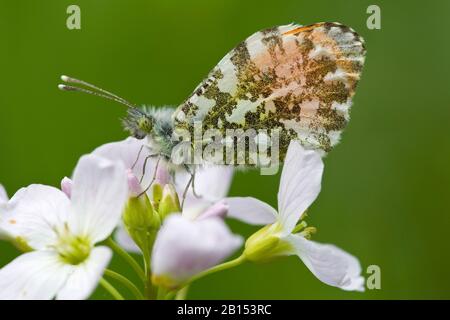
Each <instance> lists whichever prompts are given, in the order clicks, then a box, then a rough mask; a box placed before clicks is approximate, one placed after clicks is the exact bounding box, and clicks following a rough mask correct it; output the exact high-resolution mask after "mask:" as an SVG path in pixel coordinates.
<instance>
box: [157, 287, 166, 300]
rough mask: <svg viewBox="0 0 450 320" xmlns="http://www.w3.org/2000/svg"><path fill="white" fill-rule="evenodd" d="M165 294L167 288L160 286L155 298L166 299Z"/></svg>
mask: <svg viewBox="0 0 450 320" xmlns="http://www.w3.org/2000/svg"><path fill="white" fill-rule="evenodd" d="M166 295H167V290H166V289H164V288H162V287H159V288H158V295H157V299H158V300H166Z"/></svg>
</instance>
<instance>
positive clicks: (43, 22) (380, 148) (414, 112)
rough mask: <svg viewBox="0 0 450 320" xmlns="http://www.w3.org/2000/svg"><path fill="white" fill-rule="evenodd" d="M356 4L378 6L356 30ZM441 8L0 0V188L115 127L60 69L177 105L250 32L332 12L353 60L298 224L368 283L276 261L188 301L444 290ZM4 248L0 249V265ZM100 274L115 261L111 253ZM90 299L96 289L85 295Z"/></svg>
mask: <svg viewBox="0 0 450 320" xmlns="http://www.w3.org/2000/svg"><path fill="white" fill-rule="evenodd" d="M69 4H78V5H79V6H80V7H81V14H82V16H81V17H82V29H81V30H73V31H71V30H68V29H67V28H66V26H65V20H66V17H67V15H66V8H67V6H68V5H69ZM370 4H378V5H379V6H380V7H381V15H382V17H381V18H382V21H381V23H382V29H381V30H369V29H368V28H367V27H366V19H367V17H368V15H367V14H366V9H367V7H368V5H370ZM449 12H450V2H449V1H426V2H422V4H420V5H419V4H418V3H416V4H415V3H414V2H413V1H375V0H370V1H366V0H353V1H348V0H345V1H344V0H340V1H336V0H328V1H319V0H314V1H311V0H309V1H301V0H277V1H274V0H271V1H263V0H258V1H242V0H226V1H212V0H208V1H206V0H205V1H175V0H164V1H162V0H161V1H143V0H126V1H125V0H123V1H119V0H114V1H113V0H102V1H100V0H96V1H92V0H89V1H88V0H84V1H81V0H78V1H75V0H73V1H63V0H54V1H49V0H47V1H35V0H20V1H6V0H1V2H0V39H1V44H0V70H1V71H0V72H1V75H0V82H1V85H0V182H1V183H3V184H4V185H5V186H6V188H7V189H8V191H9V193H10V195H11V194H13V193H14V191H15V190H17V189H18V188H20V187H21V186H25V185H29V184H31V183H37V182H39V183H44V184H50V185H55V186H57V185H58V184H59V181H60V179H61V178H62V177H63V176H65V175H70V174H71V171H72V170H73V168H74V166H75V164H76V162H77V160H78V158H79V157H80V156H81V155H82V154H84V153H88V152H90V151H91V150H92V149H94V148H95V147H97V146H99V145H101V144H103V143H106V142H109V141H114V140H120V139H122V138H125V137H126V134H125V133H124V132H123V130H122V129H121V126H120V123H119V118H121V117H122V116H124V109H123V108H122V107H121V106H120V105H116V104H114V103H111V102H108V101H103V100H101V99H98V98H95V97H90V96H84V95H78V94H72V93H64V92H60V91H58V90H57V88H56V85H57V84H58V83H59V75H61V74H68V75H73V76H75V77H79V78H82V79H85V80H87V81H90V82H93V83H95V84H99V85H101V86H103V87H105V88H107V89H110V90H112V91H113V92H115V93H118V94H119V95H121V96H123V97H125V98H127V99H129V100H131V101H133V102H135V103H147V104H154V105H163V104H172V105H177V104H179V103H180V102H181V101H182V100H183V99H184V98H185V97H187V95H188V94H190V92H191V91H192V90H193V89H194V88H195V86H196V85H197V84H198V83H199V82H200V81H201V80H202V78H203V77H204V76H205V75H206V74H207V73H208V71H209V70H210V69H211V68H212V67H213V66H214V65H215V64H216V63H217V62H218V61H219V60H220V59H221V58H222V56H223V55H225V53H227V52H228V51H229V50H230V49H231V48H233V47H234V46H235V45H236V44H237V43H238V42H239V41H241V40H243V39H245V38H246V37H247V36H249V35H250V34H252V33H253V32H255V31H257V30H260V29H263V28H266V27H271V26H275V25H282V24H287V23H290V22H294V21H295V22H298V23H301V24H311V23H314V22H319V21H339V22H341V23H344V24H347V25H349V26H351V27H353V28H354V29H355V30H357V31H358V32H359V33H360V34H361V35H362V36H363V37H364V38H365V39H366V43H367V49H368V53H367V60H366V65H365V69H364V72H363V77H362V81H361V82H360V85H359V87H358V90H357V94H356V97H355V99H354V107H353V110H352V120H351V122H350V125H349V126H348V128H347V130H346V131H345V134H344V135H343V139H342V142H341V144H340V145H339V146H338V147H337V148H336V149H335V150H334V151H333V152H331V153H330V154H329V156H328V157H327V158H326V159H325V163H326V167H325V174H324V180H323V185H322V190H323V191H322V193H321V195H320V197H319V198H318V200H317V202H316V203H315V204H314V205H313V207H312V208H311V210H310V211H309V219H308V222H309V224H311V225H314V226H316V227H317V228H318V234H317V235H316V236H315V237H314V239H315V240H318V241H321V242H330V243H334V244H337V245H338V246H340V247H342V248H344V249H346V250H347V251H349V252H351V253H353V254H354V255H356V256H357V257H359V258H360V260H361V263H362V265H363V267H364V269H366V268H367V266H369V265H372V264H375V265H379V266H380V268H381V272H382V274H381V276H382V280H381V281H382V288H381V290H368V291H366V292H365V293H349V292H344V291H341V290H339V289H336V288H333V287H328V286H326V285H324V284H322V283H321V282H320V281H318V280H317V279H315V278H314V277H313V276H312V274H311V273H310V272H309V271H308V270H307V269H306V268H305V267H304V265H303V264H302V263H301V262H300V261H299V260H298V259H297V258H295V257H289V258H283V259H280V260H278V261H275V262H272V263H270V264H262V265H254V264H247V265H244V266H242V267H239V268H237V269H232V270H229V271H226V272H223V273H220V274H217V275H213V276H210V277H208V278H205V279H203V280H201V281H199V282H198V283H196V284H195V285H194V286H193V287H192V290H191V292H190V296H189V297H191V298H214V299H215V298H237V299H241V298H270V299H307V298H324V299H329V298H339V299H341V298H344V299H347V298H349V299H382V298H387V299H392V298H400V299H406V298H426V299H428V298H450V250H449V240H448V235H449V230H450V218H449V214H450V205H449V199H450V166H449V164H450V143H449V137H450V123H449V120H450V109H449V107H450V105H449V102H450V91H449V75H450V68H449V67H450V62H449V59H448V57H449V56H450V44H449V41H448V40H449V36H448V34H449V31H450V30H449V27H448V25H449V24H448V19H449V18H448V17H449ZM278 179H279V177H278V176H272V177H268V176H260V175H259V173H258V172H247V173H238V174H237V175H236V177H235V180H234V183H233V186H232V189H231V194H232V195H251V196H255V197H257V198H260V199H262V200H264V201H267V202H269V203H271V204H272V205H276V192H277V190H278ZM230 224H231V226H232V228H233V229H234V230H235V231H236V232H239V233H242V234H244V235H248V234H250V233H251V232H252V231H254V230H255V228H253V227H249V226H245V225H242V224H240V223H237V222H231V223H230ZM17 254H18V252H17V251H16V250H15V249H14V248H13V247H12V246H11V245H9V244H7V243H1V244H0V266H2V265H4V264H6V263H7V262H8V261H9V260H10V259H11V258H13V257H14V256H16V255H17ZM113 268H116V269H118V270H127V267H126V266H125V265H123V264H122V261H121V260H120V259H117V258H115V259H114V261H113ZM94 298H100V299H101V298H109V296H108V295H107V293H106V292H104V291H102V290H101V289H99V290H97V292H96V294H95V295H94Z"/></svg>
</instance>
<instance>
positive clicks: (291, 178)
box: [278, 141, 323, 234]
mask: <svg viewBox="0 0 450 320" xmlns="http://www.w3.org/2000/svg"><path fill="white" fill-rule="evenodd" d="M322 173H323V162H322V158H321V157H320V155H319V154H318V153H317V152H316V151H312V150H305V149H304V148H303V147H302V146H301V145H300V143H299V142H298V141H292V142H291V143H290V145H289V149H288V152H287V156H286V161H285V164H284V167H283V172H282V174H281V180H280V190H279V191H278V212H279V220H280V222H281V224H282V225H283V227H284V232H285V234H289V233H291V231H292V230H293V229H294V227H295V225H296V224H297V222H298V220H300V218H301V216H302V215H303V213H304V212H305V210H306V209H308V207H309V206H310V205H311V204H312V203H313V202H314V200H316V198H317V196H318V195H319V193H320V187H321V181H322Z"/></svg>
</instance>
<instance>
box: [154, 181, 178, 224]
mask: <svg viewBox="0 0 450 320" xmlns="http://www.w3.org/2000/svg"><path fill="white" fill-rule="evenodd" d="M175 212H181V205H180V200H179V199H178V194H177V191H176V190H175V187H174V186H173V185H172V184H166V185H165V186H164V189H163V192H162V197H161V201H160V202H159V207H158V213H159V216H160V218H161V221H162V220H164V219H165V218H166V217H167V216H168V215H169V214H171V213H175Z"/></svg>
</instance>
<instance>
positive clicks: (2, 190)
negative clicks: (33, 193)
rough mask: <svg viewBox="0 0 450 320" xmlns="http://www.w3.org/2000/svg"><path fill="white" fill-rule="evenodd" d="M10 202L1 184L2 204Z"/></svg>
mask: <svg viewBox="0 0 450 320" xmlns="http://www.w3.org/2000/svg"><path fill="white" fill-rule="evenodd" d="M7 201H8V194H7V193H6V190H5V188H4V187H3V185H1V184H0V204H1V203H5V202H7Z"/></svg>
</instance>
